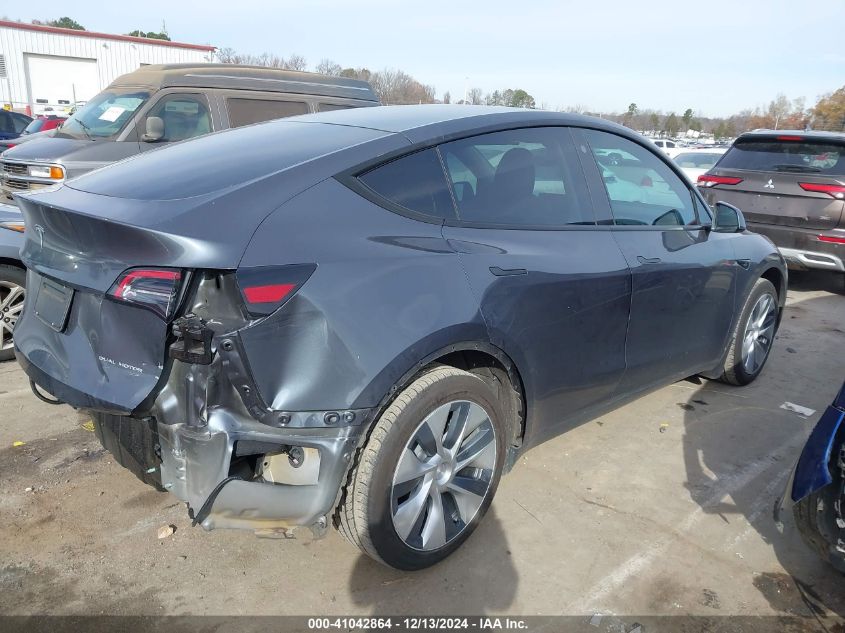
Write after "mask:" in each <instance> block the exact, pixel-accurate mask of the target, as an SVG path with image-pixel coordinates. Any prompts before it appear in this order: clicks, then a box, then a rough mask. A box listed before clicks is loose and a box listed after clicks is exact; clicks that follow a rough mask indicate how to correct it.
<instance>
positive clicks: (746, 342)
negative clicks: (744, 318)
mask: <svg viewBox="0 0 845 633" xmlns="http://www.w3.org/2000/svg"><path fill="white" fill-rule="evenodd" d="M776 318H777V303H776V302H775V298H774V297H773V296H772V295H770V294H764V295H762V296H761V297H760V298H759V299H757V303H755V304H754V308H753V309H752V310H751V315H750V316H749V318H748V323H747V324H746V325H745V335H744V336H743V339H742V366H743V368H744V369H745V371H746V372H747V373H748V374H754V373H756V372H757V371H758V370H759V369H760V367H762V366H763V363H764V362H765V361H766V357H767V356H768V354H769V349H771V347H772V339H773V338H774V332H775V320H776Z"/></svg>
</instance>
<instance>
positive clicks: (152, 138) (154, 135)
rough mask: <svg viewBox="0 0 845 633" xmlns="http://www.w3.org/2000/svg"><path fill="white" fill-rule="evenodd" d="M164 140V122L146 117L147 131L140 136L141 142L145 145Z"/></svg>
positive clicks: (155, 117) (158, 118)
mask: <svg viewBox="0 0 845 633" xmlns="http://www.w3.org/2000/svg"><path fill="white" fill-rule="evenodd" d="M163 138H164V121H163V120H162V119H161V117H157V116H148V117H147V131H146V133H144V135H143V136H141V140H142V141H144V142H145V143H155V142H156V141H160V140H161V139H163Z"/></svg>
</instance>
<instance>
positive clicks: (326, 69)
mask: <svg viewBox="0 0 845 633" xmlns="http://www.w3.org/2000/svg"><path fill="white" fill-rule="evenodd" d="M314 70H315V71H317V72H318V73H320V74H321V75H340V73H341V72H343V67H342V66H341V65H340V64H338V63H336V62H333V61H332V60H330V59H326V58H323V59H322V60H320V63H319V64H317V66H316V68H314Z"/></svg>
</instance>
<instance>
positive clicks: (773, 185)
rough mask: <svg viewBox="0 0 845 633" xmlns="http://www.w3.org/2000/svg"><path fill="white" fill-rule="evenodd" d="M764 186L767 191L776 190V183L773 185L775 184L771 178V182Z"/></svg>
mask: <svg viewBox="0 0 845 633" xmlns="http://www.w3.org/2000/svg"><path fill="white" fill-rule="evenodd" d="M763 186H764V187H765V188H766V189H774V188H775V183H773V182H772V179H771V178H769V182H767V183H766V184H765V185H763Z"/></svg>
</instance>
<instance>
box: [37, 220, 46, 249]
mask: <svg viewBox="0 0 845 633" xmlns="http://www.w3.org/2000/svg"><path fill="white" fill-rule="evenodd" d="M35 232H36V233H38V240H39V242H40V243H41V248H44V227H43V226H41V225H40V224H36V225H35Z"/></svg>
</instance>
